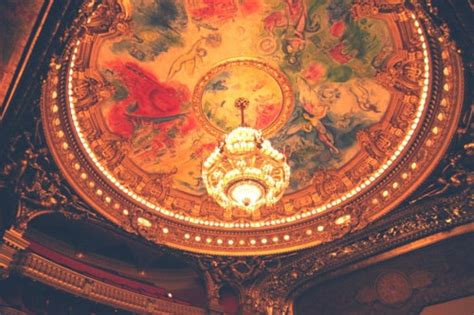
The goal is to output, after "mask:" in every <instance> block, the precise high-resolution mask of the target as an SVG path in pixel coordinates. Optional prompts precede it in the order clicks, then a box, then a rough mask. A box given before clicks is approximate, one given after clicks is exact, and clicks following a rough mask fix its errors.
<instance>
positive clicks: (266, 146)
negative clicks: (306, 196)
mask: <svg viewBox="0 0 474 315" xmlns="http://www.w3.org/2000/svg"><path fill="white" fill-rule="evenodd" d="M248 105H249V101H248V100H247V99H245V98H238V99H237V100H236V101H235V107H237V108H239V109H240V112H241V126H240V127H238V128H236V129H234V130H232V132H230V133H229V134H227V135H226V136H225V138H224V141H222V142H221V143H220V144H219V145H218V146H217V147H216V149H215V150H214V151H213V152H212V153H211V155H210V156H209V157H208V158H207V159H206V161H205V162H204V163H203V168H202V179H203V182H204V185H205V186H206V189H207V192H208V193H209V195H210V196H212V197H213V198H214V200H215V201H216V202H217V203H218V204H219V205H220V206H222V207H223V208H225V209H229V208H230V209H233V208H239V209H243V210H246V211H249V212H252V211H254V210H256V209H258V208H260V207H262V206H271V205H273V204H275V203H276V202H277V201H278V200H280V198H281V197H282V196H283V194H284V192H285V190H286V188H287V187H288V184H289V180H290V167H289V165H288V164H287V162H286V157H285V155H283V154H282V153H280V152H278V151H277V150H275V149H274V148H273V147H272V145H271V143H270V141H268V140H265V139H264V138H263V136H262V132H261V131H260V130H256V129H253V128H250V127H247V126H245V121H244V111H245V109H246V108H247V107H248Z"/></svg>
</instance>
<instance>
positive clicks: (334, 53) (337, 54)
mask: <svg viewBox="0 0 474 315" xmlns="http://www.w3.org/2000/svg"><path fill="white" fill-rule="evenodd" d="M345 49H346V46H345V45H344V43H339V44H337V45H336V46H334V47H333V48H332V49H331V50H330V51H329V54H330V55H331V57H332V59H334V60H335V61H337V62H338V63H340V64H346V63H348V62H349V61H350V60H351V59H352V55H351V54H349V53H346V52H345Z"/></svg>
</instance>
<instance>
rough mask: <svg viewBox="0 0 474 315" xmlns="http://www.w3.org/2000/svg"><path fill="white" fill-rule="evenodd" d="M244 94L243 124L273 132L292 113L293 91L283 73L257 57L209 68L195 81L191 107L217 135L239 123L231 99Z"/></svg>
mask: <svg viewBox="0 0 474 315" xmlns="http://www.w3.org/2000/svg"><path fill="white" fill-rule="evenodd" d="M242 95H245V96H247V98H248V100H249V106H248V107H247V108H246V109H245V124H246V125H247V126H249V127H251V128H254V129H258V130H262V132H263V134H264V135H265V136H269V135H272V134H275V132H277V131H278V130H279V129H280V128H281V127H282V126H283V125H285V123H286V122H287V120H288V117H290V116H291V114H292V112H293V92H292V90H291V85H290V82H289V80H288V79H287V78H286V77H285V75H284V74H283V73H282V72H280V71H278V70H276V69H275V68H272V67H271V66H269V65H268V64H266V63H264V62H261V61H258V60H245V59H244V60H231V61H226V62H224V63H222V64H221V65H218V66H216V67H215V68H213V69H211V70H210V71H209V72H208V73H207V74H205V75H204V77H203V78H201V80H199V82H198V83H197V85H196V87H195V89H194V94H193V100H192V101H193V110H194V112H195V113H196V115H197V118H198V120H199V122H200V123H201V124H202V125H203V127H204V128H206V130H207V131H209V133H211V134H214V135H216V136H218V137H222V136H223V135H225V134H227V133H229V132H231V131H232V130H234V129H235V128H237V127H239V126H240V124H241V116H240V112H239V111H237V110H235V106H234V101H235V100H236V99H238V98H239V97H241V96H242Z"/></svg>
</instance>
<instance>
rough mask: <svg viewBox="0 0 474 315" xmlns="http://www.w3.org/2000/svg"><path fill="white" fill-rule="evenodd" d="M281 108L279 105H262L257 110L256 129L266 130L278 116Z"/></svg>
mask: <svg viewBox="0 0 474 315" xmlns="http://www.w3.org/2000/svg"><path fill="white" fill-rule="evenodd" d="M279 109H280V107H279V106H278V104H261V105H259V106H258V108H257V121H256V123H255V128H256V129H264V128H266V127H268V126H269V125H270V124H271V123H272V122H273V121H274V120H275V118H276V116H277V115H278V110H279Z"/></svg>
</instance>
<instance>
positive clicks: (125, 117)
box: [90, 0, 394, 195]
mask: <svg viewBox="0 0 474 315" xmlns="http://www.w3.org/2000/svg"><path fill="white" fill-rule="evenodd" d="M350 2H351V1H336V2H328V3H324V2H320V1H314V2H311V1H308V2H305V1H302V0H298V1H286V2H285V1H264V0H246V1H243V2H240V1H233V0H231V1H211V2H209V1H187V2H184V3H182V2H176V1H171V0H167V1H137V2H132V3H131V7H130V14H131V20H130V24H129V26H130V28H129V29H128V30H127V32H125V33H124V34H122V35H121V36H117V37H114V38H113V39H111V40H108V41H106V42H105V43H104V44H102V45H101V47H100V50H99V54H98V59H97V61H96V63H97V70H98V71H99V72H100V73H101V75H102V76H103V78H105V80H106V82H107V83H108V84H109V85H110V86H111V87H112V89H113V96H112V97H111V98H110V99H109V100H107V101H105V102H102V103H101V104H97V105H96V107H101V116H102V117H101V120H102V122H103V124H104V125H105V128H106V129H107V131H108V132H110V133H111V134H113V135H116V136H119V137H120V138H121V140H122V141H123V143H125V144H126V145H127V146H128V147H129V148H130V154H129V155H128V157H129V158H130V159H131V160H132V161H133V163H134V164H135V165H136V166H137V167H139V168H140V169H141V170H143V171H145V172H147V173H152V174H162V175H163V176H166V177H167V178H168V180H169V181H170V182H171V186H172V187H173V189H177V190H179V191H183V192H187V193H191V194H194V195H202V194H203V193H205V189H204V187H203V184H202V181H201V180H200V176H201V174H200V168H201V164H202V162H203V160H204V159H205V158H206V157H207V156H208V155H209V154H210V153H211V152H212V150H213V149H214V147H215V146H216V143H217V139H219V136H223V135H224V134H225V133H228V132H230V131H232V130H233V129H234V128H236V127H238V126H239V124H240V111H238V110H236V109H235V108H234V101H235V99H237V98H238V97H242V96H245V97H250V106H249V108H248V109H247V113H246V115H247V123H248V124H250V126H252V127H254V128H256V129H267V128H270V127H271V128H270V129H271V132H269V133H270V135H271V136H272V137H271V140H272V143H273V144H274V145H275V146H276V147H277V148H278V149H279V150H283V151H284V152H285V153H286V155H287V156H288V158H289V163H290V166H291V168H292V177H291V183H290V190H289V191H298V190H301V189H304V188H307V187H308V186H310V185H311V178H312V174H314V172H316V171H319V170H330V169H337V168H340V167H342V166H344V165H345V164H346V163H347V162H348V161H350V160H351V159H352V158H353V157H354V156H355V155H356V154H357V151H358V148H360V146H358V145H357V139H356V134H357V132H358V131H359V130H362V129H364V128H367V127H369V126H371V125H373V124H375V123H377V122H380V121H381V120H382V118H383V117H384V114H385V112H386V110H387V108H388V106H389V102H390V92H389V91H388V90H387V89H385V88H384V87H383V86H382V85H380V84H378V82H377V81H376V80H375V73H376V71H377V69H378V68H380V66H381V64H383V62H385V61H386V59H387V57H388V56H389V55H390V53H391V52H392V51H393V50H394V46H393V39H392V38H391V35H390V33H389V30H388V27H387V25H386V22H384V21H383V20H380V19H369V18H364V19H361V20H360V21H356V20H354V18H353V17H352V15H351V14H350V10H349V8H350V4H349V3H350ZM236 43H238V45H236ZM272 68H273V69H272ZM270 69H271V70H270ZM293 105H294V106H293ZM90 110H91V111H97V110H98V109H97V108H92V109H90ZM385 118H386V119H389V118H390V117H385ZM208 126H209V127H210V129H211V130H209V128H206V127H208ZM212 129H216V130H214V131H215V132H212V131H213V130H212Z"/></svg>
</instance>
